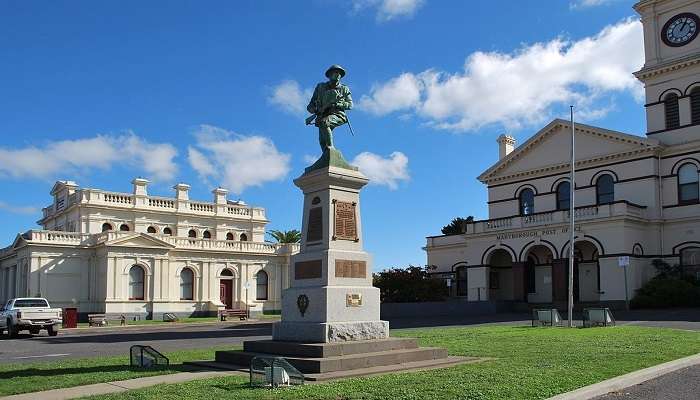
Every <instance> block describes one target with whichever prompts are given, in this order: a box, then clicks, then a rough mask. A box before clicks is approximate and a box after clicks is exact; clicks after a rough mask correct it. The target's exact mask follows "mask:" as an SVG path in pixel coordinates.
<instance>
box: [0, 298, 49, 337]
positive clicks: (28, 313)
mask: <svg viewBox="0 0 700 400" xmlns="http://www.w3.org/2000/svg"><path fill="white" fill-rule="evenodd" d="M62 323H63V315H62V312H61V309H60V308H51V307H50V306H49V302H48V301H46V299H42V298H39V297H32V298H17V299H10V300H9V301H8V302H7V303H6V304H5V305H4V306H3V307H2V308H0V332H2V331H3V330H7V334H8V335H9V336H10V337H15V336H17V333H19V331H23V330H27V331H29V333H31V334H32V335H36V334H37V333H39V331H40V330H42V329H46V331H47V332H48V333H49V336H56V335H58V330H59V329H60V327H61V324H62Z"/></svg>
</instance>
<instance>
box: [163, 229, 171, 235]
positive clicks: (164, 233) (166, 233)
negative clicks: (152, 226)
mask: <svg viewBox="0 0 700 400" xmlns="http://www.w3.org/2000/svg"><path fill="white" fill-rule="evenodd" d="M163 235H168V236H172V235H173V231H172V229H170V228H168V227H165V228H163Z"/></svg>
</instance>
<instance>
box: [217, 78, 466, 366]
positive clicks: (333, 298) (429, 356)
mask: <svg viewBox="0 0 700 400" xmlns="http://www.w3.org/2000/svg"><path fill="white" fill-rule="evenodd" d="M344 75H345V70H344V69H343V68H342V67H340V66H338V65H332V66H331V67H330V68H329V69H328V70H327V71H326V77H327V78H328V79H329V81H328V82H326V83H320V84H318V85H317V86H316V89H315V91H314V94H313V97H312V98H311V101H310V103H309V106H308V111H309V112H310V113H312V114H313V115H312V116H311V117H309V119H307V123H310V122H311V121H312V120H314V119H315V126H317V127H318V131H319V133H318V135H319V144H320V146H321V151H322V155H321V157H320V158H319V159H318V160H317V161H316V162H315V163H314V164H313V165H311V166H310V167H307V168H306V170H305V171H304V173H303V174H302V175H301V176H300V177H298V178H297V179H295V180H294V184H295V185H296V186H297V187H299V189H301V191H302V192H303V194H304V203H303V207H304V211H303V221H302V240H301V249H300V251H299V253H297V254H295V255H294V256H293V257H292V261H291V268H292V273H291V276H290V287H289V288H287V289H285V290H284V291H283V293H282V319H281V321H279V322H276V323H274V325H273V333H272V340H262V341H247V342H244V344H243V351H222V352H217V354H216V361H217V362H219V363H224V364H233V365H240V366H248V365H250V361H251V360H252V359H253V357H259V356H270V357H275V356H281V357H284V358H285V359H286V360H287V361H289V362H290V363H291V364H292V365H293V366H294V367H296V368H297V369H299V370H300V371H301V372H303V373H304V376H305V378H306V379H307V380H326V379H332V378H338V377H344V376H354V375H366V374H369V373H372V372H375V373H378V372H389V371H398V370H402V369H415V368H428V367H435V366H449V365H455V364H458V363H460V362H463V361H465V360H467V358H464V357H448V355H447V350H446V349H442V348H435V347H418V345H417V341H416V340H415V339H411V338H391V337H389V322H387V321H382V320H381V319H380V316H379V289H377V288H375V287H373V286H372V273H371V271H372V258H371V256H370V255H369V254H368V253H367V252H365V251H364V250H363V238H362V220H361V212H360V204H361V203H360V191H361V190H362V187H364V186H365V185H366V184H367V183H368V179H367V177H366V176H365V175H363V174H362V173H361V172H359V171H358V169H357V167H354V166H352V165H350V164H348V162H347V161H345V159H344V158H343V155H342V153H341V152H340V151H339V150H338V149H336V148H335V147H334V146H333V129H334V128H336V127H338V126H340V125H343V124H345V123H347V122H348V117H347V114H346V111H347V110H349V109H350V108H351V107H352V98H351V94H350V89H349V88H348V87H347V86H345V85H343V84H342V83H340V79H341V78H342V77H343V76H344Z"/></svg>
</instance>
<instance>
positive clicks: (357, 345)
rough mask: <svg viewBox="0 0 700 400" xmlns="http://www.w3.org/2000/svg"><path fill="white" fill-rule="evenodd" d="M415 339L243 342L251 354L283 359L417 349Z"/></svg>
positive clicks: (244, 349)
mask: <svg viewBox="0 0 700 400" xmlns="http://www.w3.org/2000/svg"><path fill="white" fill-rule="evenodd" d="M416 348H418V341H417V340H416V339H415V338H388V339H377V340H360V341H354V342H335V343H295V342H283V341H276V340H255V341H247V342H243V351H245V352H249V353H268V354H279V355H280V356H283V357H313V358H324V357H336V356H344V355H351V354H360V353H375V352H379V351H389V350H401V349H416Z"/></svg>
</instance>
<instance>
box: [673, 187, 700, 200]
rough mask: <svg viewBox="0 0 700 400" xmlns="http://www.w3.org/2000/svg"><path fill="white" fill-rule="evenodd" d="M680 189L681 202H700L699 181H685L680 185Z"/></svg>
mask: <svg viewBox="0 0 700 400" xmlns="http://www.w3.org/2000/svg"><path fill="white" fill-rule="evenodd" d="M678 190H679V191H680V193H679V194H680V203H681V204H689V203H697V202H698V196H700V189H699V187H698V183H697V182H694V183H684V184H681V185H678Z"/></svg>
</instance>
